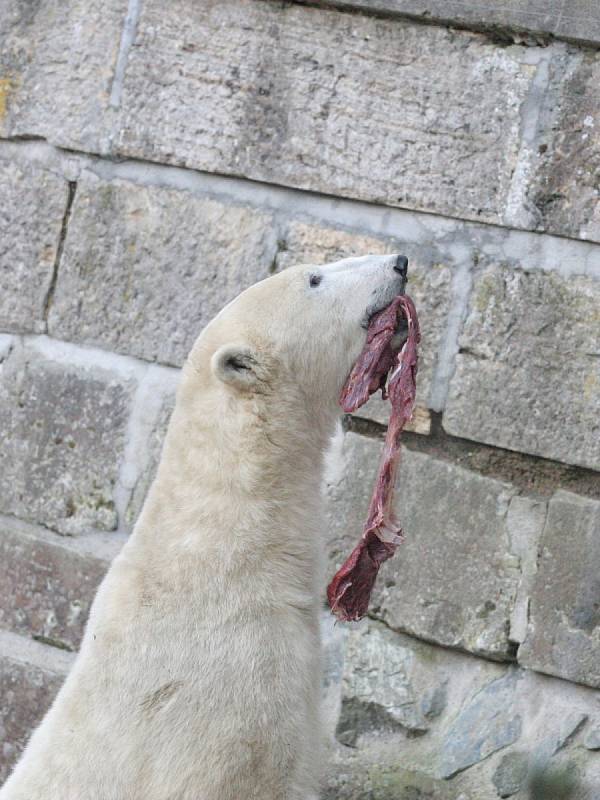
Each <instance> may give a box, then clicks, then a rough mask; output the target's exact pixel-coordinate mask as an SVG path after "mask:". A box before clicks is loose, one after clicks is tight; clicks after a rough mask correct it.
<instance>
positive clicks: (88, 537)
mask: <svg viewBox="0 0 600 800" xmlns="http://www.w3.org/2000/svg"><path fill="white" fill-rule="evenodd" d="M5 533H12V534H15V535H17V536H19V537H21V538H23V539H31V540H33V541H36V542H42V543H44V544H48V545H50V546H51V547H57V548H60V549H61V550H66V551H68V552H70V553H73V554H74V555H77V556H81V557H82V558H92V559H95V560H97V561H104V562H106V564H107V565H108V564H109V563H110V562H111V561H112V560H113V558H115V556H117V555H118V554H119V552H120V551H121V548H122V547H123V545H124V544H125V542H126V541H127V540H128V538H129V536H128V535H126V534H123V533H119V532H118V531H96V530H90V531H88V532H86V533H83V534H79V535H77V536H65V535H63V534H61V533H58V532H57V531H55V530H53V529H52V528H48V527H46V526H45V525H41V524H40V523H33V522H29V521H27V520H23V519H21V518H20V517H17V516H14V515H12V514H0V538H2V535H3V534H5Z"/></svg>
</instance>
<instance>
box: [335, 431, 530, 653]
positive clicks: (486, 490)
mask: <svg viewBox="0 0 600 800" xmlns="http://www.w3.org/2000/svg"><path fill="white" fill-rule="evenodd" d="M380 455H381V442H379V441H376V440H373V439H366V438H363V437H360V436H357V435H356V434H352V433H348V434H346V436H345V441H344V443H343V445H342V452H341V454H339V455H338V458H337V460H338V464H337V475H336V473H335V469H334V468H333V467H330V470H329V478H328V480H329V483H328V486H327V493H328V522H329V577H330V578H331V577H332V575H333V573H334V570H335V569H337V568H338V567H339V566H340V565H341V563H342V562H343V560H344V559H345V558H346V557H347V556H348V555H349V553H350V550H351V548H352V547H353V546H354V545H355V544H356V542H357V541H358V538H359V536H360V532H361V529H362V524H363V521H364V519H365V517H366V512H367V506H368V502H369V498H370V494H371V491H372V486H373V483H374V479H375V473H376V469H377V465H378V463H379V458H380ZM514 494H515V489H514V488H513V487H511V486H510V485H509V484H506V483H501V482H500V481H496V480H493V479H491V478H486V477H482V476H480V475H477V474H476V473H473V472H469V471H468V470H465V469H463V468H461V467H457V466H455V465H454V464H452V463H451V462H446V461H441V460H438V459H436V458H434V457H433V456H430V455H426V454H423V453H418V452H413V451H410V450H408V449H406V448H403V451H402V461H401V466H400V469H399V472H398V480H397V490H396V495H395V508H396V511H397V517H398V519H399V521H400V524H401V525H402V527H403V529H404V532H405V537H406V538H405V541H404V543H403V544H402V545H400V547H399V548H398V550H397V551H396V554H395V555H394V557H393V558H392V559H390V560H389V561H387V562H386V563H385V564H384V565H383V567H382V569H381V571H380V574H379V577H378V580H377V583H376V585H375V591H374V593H373V595H372V599H371V609H372V612H373V613H374V614H376V615H377V616H380V617H381V618H382V619H383V620H385V621H386V622H387V624H388V625H390V626H391V627H392V628H394V629H396V630H402V631H406V632H408V633H411V634H414V635H415V636H419V637H421V638H423V639H426V640H429V641H433V642H437V643H439V644H442V645H448V646H451V647H458V648H461V649H465V650H468V651H471V652H473V653H479V654H482V655H486V656H489V657H492V658H498V659H502V658H506V657H508V656H509V653H510V643H509V639H508V632H509V621H510V614H511V611H512V605H513V601H514V598H515V595H516V592H517V587H518V583H519V579H520V572H519V558H518V557H517V555H516V554H514V553H512V552H511V546H512V542H511V537H510V536H509V532H508V530H507V521H506V516H507V512H508V509H509V504H510V501H511V498H512V497H513V496H514Z"/></svg>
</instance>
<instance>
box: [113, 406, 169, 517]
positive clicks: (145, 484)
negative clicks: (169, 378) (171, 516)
mask: <svg viewBox="0 0 600 800" xmlns="http://www.w3.org/2000/svg"><path fill="white" fill-rule="evenodd" d="M174 407H175V397H174V396H171V397H168V398H167V399H165V401H164V402H163V404H162V407H161V409H160V411H159V413H158V418H157V420H156V423H155V425H154V426H153V428H152V431H151V433H150V436H149V437H148V440H147V443H146V447H147V449H146V459H145V463H144V466H143V469H142V471H141V472H140V474H139V475H138V476H137V480H136V482H135V485H134V486H133V488H132V492H131V497H130V500H129V503H128V506H127V510H126V512H125V522H126V524H127V527H128V528H133V526H134V524H135V521H136V520H137V518H138V516H139V513H140V511H141V510H142V506H143V505H144V500H145V499H146V495H147V494H148V490H149V489H150V486H151V485H152V481H153V480H154V477H155V475H156V470H157V468H158V464H159V461H160V456H161V453H162V446H163V443H164V440H165V435H166V433H167V427H168V425H169V420H170V419H171V414H172V413H173V408H174Z"/></svg>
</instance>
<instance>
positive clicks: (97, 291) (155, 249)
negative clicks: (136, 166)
mask: <svg viewBox="0 0 600 800" xmlns="http://www.w3.org/2000/svg"><path fill="white" fill-rule="evenodd" d="M275 250H276V235H275V232H274V230H273V227H272V218H271V215H270V214H267V213H263V212H258V211H254V210H251V209H249V208H242V207H239V206H228V205H224V204H222V203H220V202H217V201H215V200H207V199H205V198H199V197H195V196H194V195H192V194H190V193H189V192H187V191H178V190H173V189H163V188H160V187H146V186H138V185H136V184H133V183H127V182H123V181H114V182H110V183H108V182H104V181H101V180H98V179H97V178H94V177H93V176H86V177H85V178H84V179H83V180H82V181H81V183H80V184H79V185H78V190H77V194H76V198H75V202H74V204H73V211H72V217H71V222H70V224H69V231H68V234H67V239H66V242H65V250H64V254H63V259H62V264H61V269H60V271H59V274H58V281H57V284H56V291H55V299H54V303H53V305H52V309H51V312H50V316H49V320H48V325H49V330H50V332H51V333H52V334H53V335H56V336H57V337H59V338H61V339H67V340H75V341H78V342H86V343H93V344H98V345H100V346H102V347H106V348H108V349H111V350H116V351H118V352H120V353H127V354H130V355H135V356H139V357H140V358H144V359H149V360H157V361H162V362H165V363H168V364H177V365H180V364H181V363H182V362H183V361H184V359H185V358H186V356H187V354H188V352H189V350H190V349H191V346H192V344H193V342H194V340H195V339H196V337H197V336H198V334H199V333H200V331H201V330H202V328H203V327H204V325H206V323H207V322H209V321H210V320H211V319H212V317H213V316H214V315H215V314H216V313H217V312H218V311H220V310H221V308H222V307H223V306H224V305H225V304H226V303H228V302H229V301H230V300H232V299H233V298H234V297H235V296H236V295H237V294H238V293H239V292H240V291H241V290H242V289H244V288H245V287H246V286H249V285H250V284H251V283H254V282H255V281H257V280H260V279H261V278H265V277H267V276H268V274H269V271H270V268H271V266H272V263H273V259H274V257H275ZM98 309H102V312H103V313H101V314H99V313H98Z"/></svg>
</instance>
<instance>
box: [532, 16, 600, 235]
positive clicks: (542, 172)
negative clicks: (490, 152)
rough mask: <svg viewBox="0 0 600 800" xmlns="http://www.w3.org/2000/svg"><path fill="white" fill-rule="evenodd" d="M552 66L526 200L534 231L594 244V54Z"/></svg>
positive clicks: (599, 83) (599, 127)
mask: <svg viewBox="0 0 600 800" xmlns="http://www.w3.org/2000/svg"><path fill="white" fill-rule="evenodd" d="M595 14H596V17H597V24H598V26H599V27H600V14H599V13H598V11H597V10H596V12H595ZM557 68H558V69H561V72H562V75H561V77H564V79H563V80H562V81H561V85H560V88H559V90H558V91H557V92H555V97H554V101H553V102H554V106H553V109H552V114H551V116H550V118H549V122H548V124H546V125H545V126H542V127H541V129H540V131H539V132H538V135H537V139H538V141H537V145H538V147H537V154H536V156H537V158H536V161H537V163H536V170H535V176H534V178H533V179H532V181H531V184H530V186H529V187H528V189H527V198H528V200H529V203H530V204H531V206H532V208H533V209H534V213H535V217H534V219H535V222H536V226H537V228H538V229H541V230H548V231H556V232H558V233H561V234H562V235H564V236H572V237H574V238H577V239H590V240H593V241H596V242H599V241H600V192H599V191H598V173H599V172H600V112H599V110H598V109H599V108H600V54H598V52H597V51H587V52H586V51H582V52H581V53H580V54H578V56H577V58H576V60H575V61H574V63H573V64H571V65H569V66H567V68H565V66H564V65H562V64H558V65H557Z"/></svg>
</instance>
